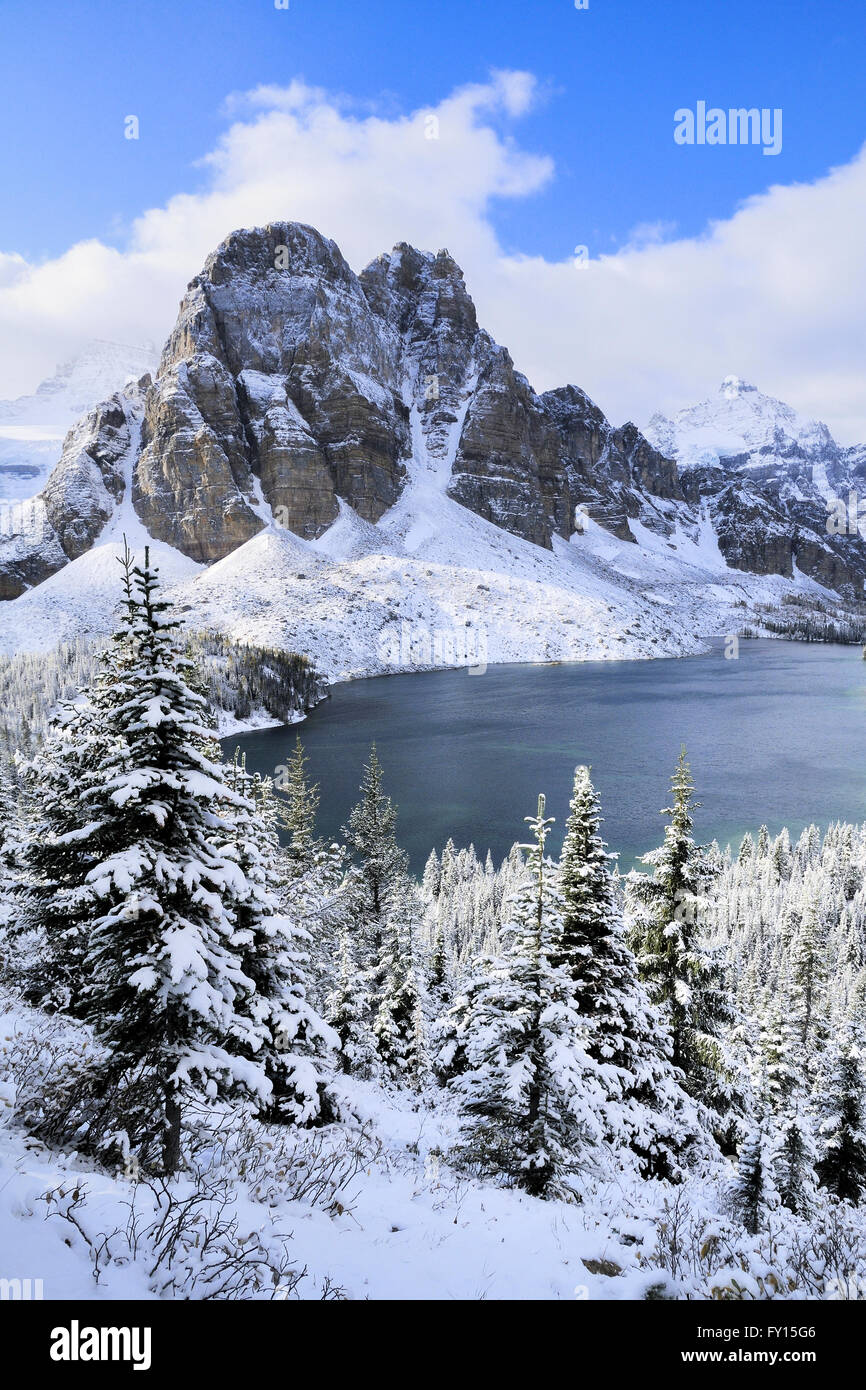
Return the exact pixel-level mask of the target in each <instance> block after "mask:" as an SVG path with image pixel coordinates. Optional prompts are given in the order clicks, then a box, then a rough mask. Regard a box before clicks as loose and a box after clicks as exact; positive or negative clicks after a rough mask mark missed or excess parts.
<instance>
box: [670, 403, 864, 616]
mask: <svg viewBox="0 0 866 1390" xmlns="http://www.w3.org/2000/svg"><path fill="white" fill-rule="evenodd" d="M648 434H649V436H650V438H651V439H652V440H653V441H654V443H655V444H656V445H657V446H658V447H659V448H664V449H665V450H666V451H667V452H669V453H670V454H672V455H673V456H674V457H675V458H676V459H677V461H678V464H679V470H680V482H681V486H682V489H683V492H684V494H685V495H686V497H687V498H688V500H689V501H690V502H691V503H692V504H693V505H695V506H697V505H700V504H703V505H705V507H706V510H707V513H708V515H709V517H710V519H711V520H712V523H713V527H714V529H715V532H716V535H717V537H718V542H719V548H720V549H721V552H722V554H723V555H724V557H725V559H726V560H727V562H728V564H729V565H731V566H732V567H733V568H734V569H741V570H746V571H749V572H751V573H753V574H781V575H786V576H788V577H791V576H792V575H793V574H794V573H795V570H797V571H799V572H800V573H801V574H805V575H807V576H808V577H809V578H811V579H814V580H816V581H817V582H818V583H819V584H823V585H824V586H825V587H826V588H829V589H836V590H838V591H840V592H842V593H845V594H848V595H850V596H852V597H857V598H860V597H862V595H863V587H864V580H866V542H864V539H863V538H862V537H861V535H860V533H859V530H858V527H857V524H856V516H855V515H854V514H853V513H852V514H851V515H847V513H848V512H849V507H848V502H849V496H850V494H851V493H852V492H853V493H854V494H855V495H857V494H858V489H859V491H860V492H862V487H863V480H864V476H866V468H864V464H866V449H864V448H863V447H862V446H854V447H849V448H846V447H843V446H841V445H839V444H837V443H836V441H835V440H834V439H833V437H832V435H831V434H830V431H829V430H828V429H827V426H826V425H824V424H823V423H822V422H821V421H820V420H806V419H804V418H802V417H801V416H799V415H797V413H796V411H794V410H792V409H791V407H790V406H788V405H785V404H784V402H782V401H778V400H775V399H774V398H773V397H771V396H765V395H763V394H762V393H761V392H760V391H758V390H757V389H756V388H755V387H754V386H752V385H750V384H749V383H747V382H744V381H742V380H740V378H739V377H735V376H730V377H726V378H725V380H724V381H723V382H722V384H721V386H720V387H719V390H718V392H717V394H716V395H715V396H712V397H710V398H709V399H708V400H705V401H702V402H701V403H700V404H699V405H696V406H691V407H688V408H687V409H685V410H682V411H680V412H679V413H678V414H677V416H676V418H675V419H674V420H667V419H665V418H664V417H663V416H660V415H656V416H654V417H653V419H652V420H651V421H650V425H649V429H648ZM840 500H841V501H843V502H844V504H845V510H846V517H845V521H844V529H840V528H839V526H838V524H837V523H835V522H834V517H835V515H836V514H837V513H838V504H839V501H840ZM864 521H866V518H864ZM864 529H866V526H864Z"/></svg>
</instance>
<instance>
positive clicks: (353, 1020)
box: [325, 921, 379, 1079]
mask: <svg viewBox="0 0 866 1390" xmlns="http://www.w3.org/2000/svg"><path fill="white" fill-rule="evenodd" d="M325 1017H326V1018H327V1020H328V1022H329V1024H330V1025H331V1027H332V1028H333V1029H334V1031H335V1032H336V1034H337V1036H338V1038H339V1044H340V1047H339V1054H338V1058H337V1064H338V1066H339V1069H340V1070H341V1071H342V1072H345V1073H347V1074H348V1075H351V1076H357V1077H360V1078H361V1079H366V1078H369V1077H372V1076H374V1075H376V1074H378V1071H379V1054H378V1051H377V1047H376V1038H375V1035H374V1033H373V1029H372V1026H371V1023H370V1019H371V1017H372V1004H371V1001H370V994H369V989H368V981H367V977H366V976H365V974H364V972H363V971H362V970H361V969H360V968H359V966H358V964H357V961H356V960H355V958H354V955H353V943H352V932H351V930H350V928H349V925H348V921H344V922H343V923H342V926H341V929H340V934H339V952H338V957H337V967H336V971H335V974H334V980H333V985H332V987H331V989H330V991H329V992H328V995H327V997H326V1000H325Z"/></svg>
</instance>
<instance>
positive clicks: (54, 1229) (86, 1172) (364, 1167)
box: [0, 996, 673, 1300]
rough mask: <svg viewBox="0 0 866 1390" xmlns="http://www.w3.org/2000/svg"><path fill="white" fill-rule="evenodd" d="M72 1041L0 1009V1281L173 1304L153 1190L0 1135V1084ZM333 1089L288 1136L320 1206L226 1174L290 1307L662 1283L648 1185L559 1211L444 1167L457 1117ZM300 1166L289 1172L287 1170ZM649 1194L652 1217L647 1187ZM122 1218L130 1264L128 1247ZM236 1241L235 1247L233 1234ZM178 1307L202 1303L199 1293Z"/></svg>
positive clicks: (215, 1160)
mask: <svg viewBox="0 0 866 1390" xmlns="http://www.w3.org/2000/svg"><path fill="white" fill-rule="evenodd" d="M85 1031H86V1030H82V1029H80V1028H79V1027H78V1026H77V1025H75V1024H73V1023H71V1022H69V1021H68V1020H67V1021H62V1020H55V1021H54V1023H51V1022H50V1021H49V1020H46V1018H45V1016H44V1015H41V1014H39V1013H38V1012H36V1011H33V1010H28V1009H25V1008H22V1007H20V1006H18V1005H16V1004H14V1003H13V1002H12V1001H11V1000H10V999H9V998H8V996H7V997H6V998H5V1000H4V1001H3V1007H2V1008H0V1057H3V1059H4V1061H6V1062H7V1063H8V1058H9V1055H10V1053H11V1052H13V1051H15V1049H19V1050H18V1052H17V1056H16V1061H15V1062H13V1064H12V1066H11V1068H10V1067H9V1066H8V1065H7V1066H4V1068H3V1072H4V1081H3V1083H2V1085H0V1277H2V1278H6V1279H22V1280H24V1279H30V1280H37V1279H38V1280H41V1281H42V1285H41V1291H42V1295H43V1297H44V1298H45V1299H65V1298H68V1299H97V1300H99V1299H142V1298H153V1297H159V1296H167V1294H168V1293H169V1292H171V1293H176V1292H177V1290H176V1287H175V1286H174V1285H172V1286H170V1288H167V1287H166V1284H165V1280H166V1279H168V1278H171V1277H174V1278H175V1279H180V1278H185V1277H186V1276H185V1274H184V1272H183V1267H181V1268H179V1269H177V1270H174V1271H172V1270H171V1269H169V1268H163V1269H161V1270H160V1271H159V1274H158V1276H157V1277H152V1276H151V1274H150V1273H149V1266H150V1267H151V1268H152V1265H153V1260H152V1259H151V1260H150V1261H148V1259H147V1254H148V1250H149V1248H150V1247H149V1244H148V1235H147V1228H148V1226H149V1224H150V1223H151V1222H152V1221H153V1217H154V1214H155V1211H156V1208H155V1206H154V1193H153V1190H152V1189H151V1188H150V1187H149V1186H146V1185H144V1184H138V1183H136V1181H135V1175H134V1174H124V1173H123V1172H120V1171H118V1172H117V1173H116V1174H114V1175H112V1174H110V1173H106V1172H104V1171H100V1170H98V1169H96V1168H94V1165H93V1164H92V1163H90V1162H89V1161H86V1160H82V1159H79V1158H77V1157H76V1155H75V1154H66V1155H64V1154H59V1153H57V1152H52V1151H51V1150H49V1149H47V1148H45V1147H44V1146H43V1145H41V1144H39V1143H38V1142H36V1141H35V1140H32V1139H28V1138H27V1137H25V1135H24V1133H23V1131H22V1130H21V1129H20V1128H18V1127H16V1126H15V1125H13V1124H11V1123H10V1122H9V1120H10V1116H11V1114H12V1105H13V1103H14V1100H15V1092H14V1085H12V1084H10V1082H9V1081H8V1080H7V1079H6V1078H8V1077H9V1076H10V1075H12V1076H14V1075H15V1074H16V1070H17V1068H20V1067H21V1057H22V1053H21V1051H20V1049H21V1048H22V1045H23V1047H24V1048H25V1049H26V1047H27V1040H29V1039H31V1038H34V1037H35V1038H41V1039H42V1040H43V1042H45V1040H46V1039H47V1040H48V1041H47V1046H46V1047H45V1050H44V1051H43V1052H42V1053H41V1061H40V1062H36V1063H33V1062H32V1061H30V1062H28V1064H27V1065H28V1067H29V1070H30V1073H31V1074H32V1072H33V1071H34V1070H37V1071H38V1069H39V1067H40V1066H44V1065H45V1064H46V1058H47V1057H48V1056H49V1055H50V1049H51V1048H54V1049H56V1052H55V1055H60V1053H62V1051H63V1049H64V1048H66V1047H74V1046H75V1043H76V1038H77V1037H78V1035H79V1034H81V1035H82V1036H83V1034H84V1032H85ZM60 1037H62V1041H59V1038H60ZM37 1052H38V1048H37ZM337 1091H338V1094H340V1098H341V1105H342V1107H343V1110H344V1113H345V1115H346V1120H345V1121H344V1123H343V1124H340V1125H336V1126H331V1127H330V1128H329V1130H328V1131H325V1132H324V1138H323V1137H322V1135H321V1134H320V1135H317V1134H316V1132H315V1131H313V1132H311V1133H308V1135H307V1136H306V1137H304V1136H301V1138H300V1143H301V1144H302V1145H306V1144H307V1143H310V1144H312V1146H313V1151H318V1152H324V1153H325V1154H329V1153H330V1154H339V1155H341V1157H340V1160H339V1162H338V1164H337V1169H338V1171H339V1176H338V1177H337V1178H336V1180H335V1182H334V1183H332V1184H331V1185H330V1186H329V1187H328V1190H327V1192H326V1193H325V1194H324V1195H323V1196H321V1197H319V1198H318V1199H317V1200H311V1199H310V1197H309V1195H302V1196H293V1195H292V1191H291V1189H292V1183H293V1182H297V1179H298V1173H297V1172H292V1171H291V1170H290V1171H288V1173H286V1172H283V1173H282V1179H281V1175H280V1163H279V1161H277V1162H276V1163H275V1164H274V1165H273V1167H266V1168H265V1169H264V1170H261V1169H258V1168H256V1169H255V1170H253V1168H250V1171H249V1174H248V1176H247V1177H246V1179H245V1178H242V1177H239V1176H238V1175H237V1173H235V1174H234V1179H233V1181H232V1182H231V1183H230V1189H231V1197H230V1215H231V1216H237V1218H238V1223H239V1230H240V1231H241V1232H243V1233H247V1232H259V1233H261V1236H262V1239H263V1241H264V1242H265V1243H266V1244H267V1245H268V1246H269V1247H270V1249H271V1251H272V1252H273V1251H277V1252H278V1253H283V1254H285V1255H286V1256H287V1257H288V1258H289V1260H290V1261H291V1264H292V1266H294V1267H295V1268H297V1269H298V1270H305V1271H306V1273H305V1277H304V1278H303V1279H302V1281H301V1283H300V1284H299V1285H298V1287H297V1289H295V1290H294V1291H293V1292H292V1296H293V1297H301V1298H310V1299H318V1298H320V1297H321V1296H322V1293H323V1291H324V1290H326V1289H327V1288H328V1287H331V1288H332V1289H333V1290H335V1291H337V1292H339V1293H340V1294H341V1295H342V1296H343V1297H346V1298H349V1299H368V1298H369V1299H404V1300H405V1299H410V1300H411V1299H443V1300H453V1299H465V1300H478V1299H530V1300H532V1299H565V1300H575V1299H578V1300H585V1299H589V1298H592V1299H598V1298H603V1299H635V1298H642V1297H643V1296H644V1294H645V1292H646V1290H647V1289H648V1288H649V1287H651V1286H653V1285H658V1284H659V1282H660V1279H661V1280H662V1282H663V1276H660V1273H659V1270H658V1269H657V1268H652V1267H650V1266H649V1264H647V1267H641V1259H640V1258H638V1252H639V1251H640V1250H641V1247H642V1246H644V1245H646V1244H647V1243H649V1246H650V1247H651V1246H652V1243H653V1231H654V1222H655V1215H656V1213H655V1212H654V1211H653V1210H652V1203H651V1201H650V1202H649V1204H648V1190H649V1189H648V1185H647V1184H638V1183H636V1182H635V1181H634V1180H631V1181H628V1180H623V1181H622V1182H617V1181H614V1182H611V1183H605V1184H602V1185H601V1186H600V1187H598V1188H594V1189H592V1190H590V1188H588V1189H587V1200H586V1202H585V1203H584V1204H581V1205H573V1204H566V1203H564V1202H550V1201H541V1200H538V1199H536V1198H533V1197H529V1196H527V1195H526V1194H525V1193H523V1192H520V1191H517V1190H507V1189H504V1188H501V1187H497V1186H495V1185H493V1184H492V1183H477V1182H472V1181H470V1180H467V1179H465V1178H463V1177H460V1176H458V1175H457V1174H456V1173H455V1172H454V1171H453V1170H452V1169H451V1168H450V1167H449V1165H448V1163H447V1160H446V1158H444V1157H443V1155H445V1154H447V1151H448V1149H449V1148H450V1146H451V1144H452V1142H453V1139H454V1134H455V1119H454V1116H453V1115H451V1114H449V1113H448V1112H447V1111H445V1110H441V1109H433V1108H431V1107H429V1106H427V1105H424V1104H422V1103H420V1102H419V1101H418V1100H417V1098H415V1097H413V1096H411V1095H410V1094H409V1093H399V1092H396V1093H386V1092H384V1091H382V1090H380V1089H379V1088H378V1087H376V1086H375V1085H373V1084H372V1083H363V1082H358V1081H350V1080H348V1079H344V1080H343V1081H342V1082H338V1083H337ZM4 1119H5V1121H6V1122H5V1123H4ZM271 1136H272V1141H273V1143H274V1144H275V1145H276V1146H277V1151H276V1157H277V1160H279V1147H278V1146H279V1144H280V1143H281V1142H283V1141H284V1140H288V1142H289V1143H290V1144H292V1143H296V1142H299V1141H298V1138H297V1136H295V1137H294V1138H293V1137H292V1136H291V1134H287V1132H286V1131H280V1130H277V1131H271ZM299 1152H300V1151H299ZM304 1167H305V1161H304V1160H303V1159H302V1160H301V1162H299V1163H296V1164H295V1168H296V1169H297V1170H301V1169H303V1168H304ZM227 1171H228V1168H227V1166H226V1164H225V1156H224V1154H223V1153H221V1152H220V1153H219V1154H218V1153H217V1151H216V1149H214V1152H213V1154H212V1155H211V1160H210V1167H209V1170H206V1180H207V1181H210V1182H211V1183H212V1184H213V1185H214V1188H215V1189H216V1187H217V1186H218V1184H219V1183H220V1182H221V1181H223V1180H224V1179H225V1176H226V1173H227ZM653 1190H654V1191H655V1189H653ZM192 1191H193V1180H192V1179H187V1178H181V1179H180V1180H179V1182H178V1185H177V1188H176V1195H177V1196H178V1197H179V1198H180V1199H182V1198H183V1197H184V1196H185V1195H188V1194H189V1193H190V1192H192ZM656 1195H657V1196H658V1197H659V1201H661V1200H662V1195H663V1194H662V1192H661V1188H659V1190H658V1193H656ZM133 1214H135V1215H134V1218H133ZM133 1219H134V1221H135V1224H136V1227H137V1229H138V1231H139V1240H140V1246H141V1248H140V1250H139V1252H138V1255H137V1257H136V1256H135V1255H133V1254H132V1253H131V1251H130V1247H129V1239H128V1232H129V1230H130V1223H131V1221H133ZM623 1237H625V1239H623ZM232 1240H233V1243H234V1248H237V1246H238V1244H239V1242H238V1240H237V1233H235V1235H234V1236H233V1237H232ZM586 1262H589V1267H587V1263H586ZM602 1266H603V1267H602ZM614 1271H619V1272H614ZM190 1291H191V1292H192V1296H193V1297H196V1296H201V1294H202V1291H203V1286H202V1287H200V1288H199V1289H198V1290H197V1292H196V1291H192V1290H190ZM248 1292H250V1291H248ZM672 1292H673V1291H672ZM251 1296H254V1295H251ZM258 1296H260V1297H264V1296H272V1289H270V1288H269V1289H267V1290H264V1291H262V1292H260V1293H259V1295H258ZM277 1296H278V1297H280V1296H283V1293H282V1292H281V1293H278V1295H277Z"/></svg>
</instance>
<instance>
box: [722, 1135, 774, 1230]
mask: <svg viewBox="0 0 866 1390" xmlns="http://www.w3.org/2000/svg"><path fill="white" fill-rule="evenodd" d="M776 1161H777V1154H776V1145H775V1142H774V1137H773V1135H772V1131H771V1129H770V1128H768V1127H767V1126H766V1125H764V1124H759V1125H758V1126H757V1127H756V1128H755V1129H753V1130H752V1132H751V1134H749V1136H748V1137H747V1139H746V1140H745V1142H744V1144H743V1146H742V1149H741V1150H740V1158H739V1163H738V1165H737V1173H736V1177H735V1178H734V1181H733V1183H732V1184H731V1189H730V1196H729V1200H730V1207H731V1211H732V1214H733V1215H734V1216H735V1217H736V1219H737V1220H738V1221H740V1222H741V1223H742V1225H743V1226H744V1227H745V1228H746V1230H747V1231H748V1232H749V1234H750V1235H756V1234H757V1233H758V1231H759V1230H760V1229H761V1227H762V1226H763V1224H764V1222H765V1220H766V1217H767V1214H768V1213H769V1212H771V1211H775V1210H776V1209H777V1208H778V1206H779V1193H778V1191H777V1188H776V1181H775V1171H776Z"/></svg>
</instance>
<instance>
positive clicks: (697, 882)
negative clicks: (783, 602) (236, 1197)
mask: <svg viewBox="0 0 866 1390" xmlns="http://www.w3.org/2000/svg"><path fill="white" fill-rule="evenodd" d="M672 789H673V805H672V806H669V807H666V808H665V810H664V811H663V812H662V814H663V815H667V816H669V817H670V821H669V824H668V826H667V828H666V830H665V839H664V844H663V845H662V846H661V848H660V849H657V850H653V851H651V852H650V853H649V854H646V855H644V856H643V860H642V862H643V863H644V864H647V865H648V866H649V867H650V868H651V869H652V871H653V872H652V874H651V875H647V874H639V873H633V874H631V875H630V876H629V880H628V895H629V909H630V916H631V935H630V941H631V946H632V949H633V950H634V952H635V955H636V957H637V963H638V970H639V973H640V978H641V979H642V981H643V982H644V983H645V984H646V986H647V990H648V992H649V996H650V1000H651V1002H652V1003H653V1004H656V1005H657V1006H659V1007H660V1008H661V1009H662V1010H663V1012H664V1015H665V1017H666V1018H667V1020H668V1023H669V1026H670V1030H671V1036H672V1044H673V1051H672V1060H673V1062H674V1065H675V1066H676V1067H678V1068H680V1070H681V1071H682V1072H683V1074H684V1077H685V1082H684V1084H685V1086H686V1088H687V1089H688V1091H689V1093H690V1094H691V1095H692V1096H694V1098H695V1099H696V1100H699V1101H701V1102H702V1103H704V1104H706V1105H709V1106H710V1107H711V1108H712V1109H714V1110H716V1111H717V1112H718V1113H719V1114H720V1115H721V1116H722V1117H724V1116H726V1115H727V1114H728V1112H729V1111H730V1109H731V1106H732V1103H734V1101H735V1098H734V1096H733V1094H732V1091H731V1087H730V1076H729V1075H728V1073H727V1068H726V1058H725V1047H724V1037H725V1033H726V1030H727V1029H729V1028H730V1027H731V1025H732V1024H733V1022H734V1011H733V1009H732V1006H731V1003H730V1000H729V997H728V992H727V986H726V980H725V971H724V961H723V959H722V957H721V954H720V952H719V951H718V950H717V949H716V948H714V947H711V946H710V945H709V944H708V943H707V941H706V940H705V939H704V937H703V936H702V933H701V915H702V912H703V910H704V892H705V889H706V887H707V885H708V881H709V879H710V877H711V875H712V868H711V866H710V865H709V864H708V862H707V860H706V857H705V855H704V852H703V850H702V849H701V848H700V847H699V846H697V845H696V844H695V842H694V839H693V837H692V830H693V824H694V821H693V811H694V810H695V807H696V803H695V801H694V783H693V781H692V776H691V772H690V770H689V765H688V763H687V761H686V752H685V748H683V749H682V751H681V753H680V757H679V761H678V763H677V768H676V771H675V773H674V776H673V778H672ZM719 1133H720V1137H721V1131H719Z"/></svg>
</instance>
